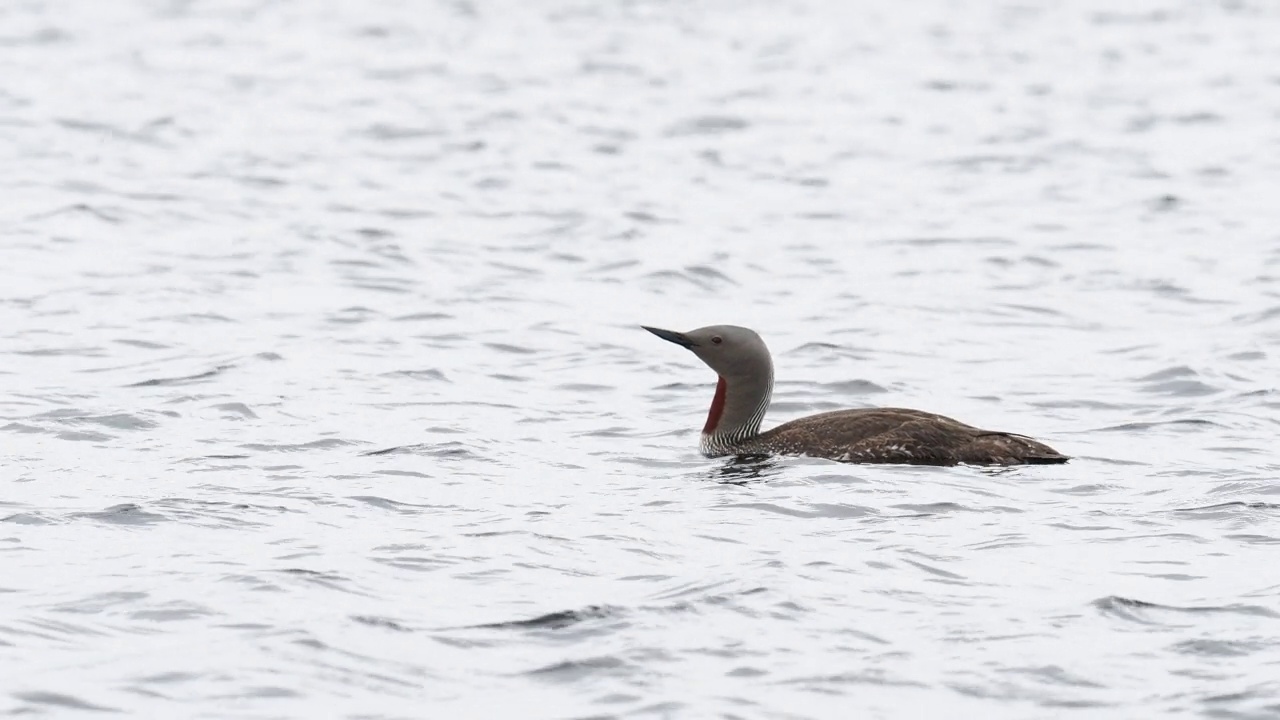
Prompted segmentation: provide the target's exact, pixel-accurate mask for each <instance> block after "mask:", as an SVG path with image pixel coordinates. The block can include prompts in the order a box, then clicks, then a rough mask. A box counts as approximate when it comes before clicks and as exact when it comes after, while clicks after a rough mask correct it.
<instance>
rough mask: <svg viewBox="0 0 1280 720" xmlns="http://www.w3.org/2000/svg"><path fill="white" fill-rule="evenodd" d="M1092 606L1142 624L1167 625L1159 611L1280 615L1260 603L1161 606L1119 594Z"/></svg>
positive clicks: (1104, 613)
mask: <svg viewBox="0 0 1280 720" xmlns="http://www.w3.org/2000/svg"><path fill="white" fill-rule="evenodd" d="M1092 605H1093V606H1094V607H1095V608H1097V609H1098V610H1099V611H1101V612H1102V614H1103V615H1106V616H1108V617H1114V618H1118V619H1121V620H1127V621H1129V622H1133V623H1138V624H1141V625H1165V624H1167V623H1164V622H1161V621H1159V620H1157V619H1156V617H1155V616H1156V615H1158V614H1175V615H1179V616H1196V615H1214V614H1235V615H1252V616H1255V617H1267V618H1280V613H1277V612H1276V611H1274V610H1271V609H1269V608H1265V607H1262V606H1261V605H1239V604H1233V605H1200V606H1193V607H1178V606H1175V605H1161V604H1159V603H1153V602H1147V601H1145V600H1134V599H1132V598H1126V597H1121V596H1119V595H1109V596H1107V597H1104V598H1099V599H1097V600H1094V601H1093V603H1092Z"/></svg>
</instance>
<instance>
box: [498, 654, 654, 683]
mask: <svg viewBox="0 0 1280 720" xmlns="http://www.w3.org/2000/svg"><path fill="white" fill-rule="evenodd" d="M636 669H637V668H635V667H634V666H632V665H631V664H630V663H628V662H626V661H624V660H620V659H618V658H615V657H612V656H608V655H606V656H600V657H592V658H586V659H583V660H564V661H561V662H558V663H553V664H551V665H547V666H544V667H540V668H536V669H533V670H529V671H528V672H525V673H523V674H524V675H527V676H531V677H535V678H539V679H543V680H554V681H557V682H576V681H578V680H582V679H584V678H588V677H593V676H598V675H617V674H628V675H629V674H631V673H633V672H635V670H636Z"/></svg>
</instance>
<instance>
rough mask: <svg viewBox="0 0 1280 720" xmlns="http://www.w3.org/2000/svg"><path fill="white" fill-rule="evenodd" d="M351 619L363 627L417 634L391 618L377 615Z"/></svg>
mask: <svg viewBox="0 0 1280 720" xmlns="http://www.w3.org/2000/svg"><path fill="white" fill-rule="evenodd" d="M351 619H352V620H354V621H355V622H358V623H360V624H361V625H368V626H369V627H376V628H382V629H384V630H394V631H396V632H402V633H407V632H415V630H414V629H413V628H411V627H408V626H407V625H404V624H402V623H400V622H398V621H396V620H392V619H391V618H385V617H378V616H376V615H352V616H351Z"/></svg>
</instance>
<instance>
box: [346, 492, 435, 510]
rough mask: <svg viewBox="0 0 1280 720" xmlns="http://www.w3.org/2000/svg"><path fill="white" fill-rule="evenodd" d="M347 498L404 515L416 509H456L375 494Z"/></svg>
mask: <svg viewBox="0 0 1280 720" xmlns="http://www.w3.org/2000/svg"><path fill="white" fill-rule="evenodd" d="M349 499H351V500H355V501H356V502H362V503H365V504H366V505H372V506H373V507H377V508H382V509H383V510H391V511H394V512H398V513H401V514H404V515H417V514H419V513H418V510H422V509H430V510H452V509H457V506H456V505H418V504H415V503H407V502H401V501H399V500H391V499H389V498H384V497H378V496H377V495H351V496H349Z"/></svg>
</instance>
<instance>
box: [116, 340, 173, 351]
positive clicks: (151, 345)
mask: <svg viewBox="0 0 1280 720" xmlns="http://www.w3.org/2000/svg"><path fill="white" fill-rule="evenodd" d="M112 342H114V343H117V344H119V345H128V346H130V347H138V348H142V349H144V350H167V349H169V348H170V347H171V346H170V345H163V344H161V343H158V342H151V341H149V340H134V339H131V338H118V339H116V340H113V341H112Z"/></svg>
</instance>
